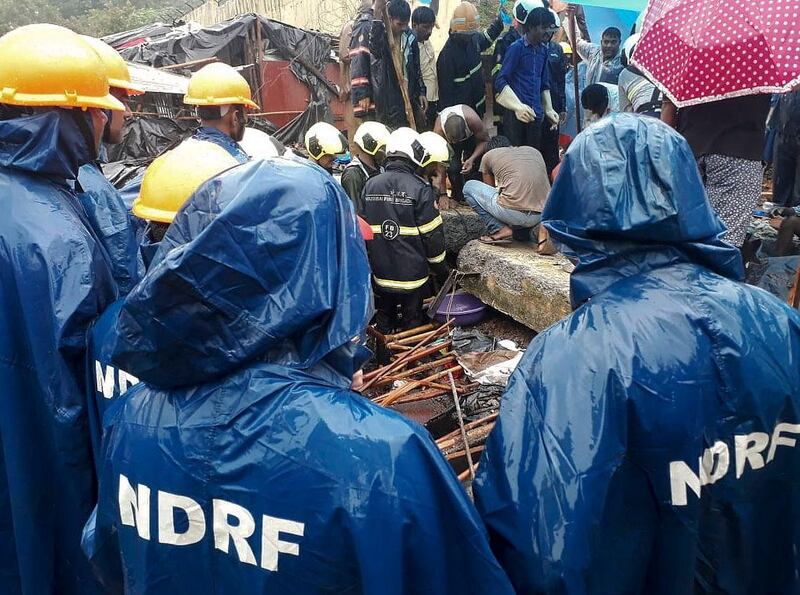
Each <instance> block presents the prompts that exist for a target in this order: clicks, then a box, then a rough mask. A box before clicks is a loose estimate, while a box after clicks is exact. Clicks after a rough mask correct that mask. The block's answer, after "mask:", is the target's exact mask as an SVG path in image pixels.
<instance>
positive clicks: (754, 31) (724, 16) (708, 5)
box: [633, 0, 800, 107]
mask: <svg viewBox="0 0 800 595" xmlns="http://www.w3.org/2000/svg"><path fill="white" fill-rule="evenodd" d="M633 63H634V64H635V65H636V66H638V67H639V68H640V69H641V70H642V71H643V72H644V73H645V74H647V75H648V76H649V77H650V78H651V79H652V80H653V81H654V82H655V83H656V84H657V85H658V86H659V87H660V88H661V90H662V91H664V93H666V95H667V97H669V98H670V100H671V101H672V102H673V103H674V104H675V105H677V106H678V107H684V106H687V105H694V104H698V103H707V102H709V101H716V100H719V99H726V98H729V97H738V96H741V95H756V94H759V93H781V92H786V91H789V90H791V89H792V88H794V87H796V86H797V85H798V84H800V0H650V3H649V4H648V7H647V12H646V13H645V17H644V26H643V27H642V35H641V37H640V39H639V42H638V43H637V45H636V50H635V51H634V55H633Z"/></svg>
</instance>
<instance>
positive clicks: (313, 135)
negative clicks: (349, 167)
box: [305, 122, 348, 161]
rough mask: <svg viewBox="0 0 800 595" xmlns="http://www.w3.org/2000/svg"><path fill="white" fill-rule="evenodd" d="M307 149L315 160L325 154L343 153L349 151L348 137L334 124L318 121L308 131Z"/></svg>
mask: <svg viewBox="0 0 800 595" xmlns="http://www.w3.org/2000/svg"><path fill="white" fill-rule="evenodd" d="M305 144H306V151H308V154H309V155H311V157H312V158H313V159H314V160H315V161H319V159H320V157H322V156H323V155H341V154H342V153H344V152H345V151H347V147H348V144H347V139H346V138H345V136H344V135H343V134H342V133H341V132H339V129H338V128H336V127H335V126H334V125H333V124H328V123H327V122H317V123H316V124H314V125H313V126H312V127H311V128H309V129H308V132H306V137H305Z"/></svg>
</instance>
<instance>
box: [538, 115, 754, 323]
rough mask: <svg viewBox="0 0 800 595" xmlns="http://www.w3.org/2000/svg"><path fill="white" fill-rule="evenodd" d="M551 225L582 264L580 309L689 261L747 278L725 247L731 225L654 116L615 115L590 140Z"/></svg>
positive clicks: (565, 183)
mask: <svg viewBox="0 0 800 595" xmlns="http://www.w3.org/2000/svg"><path fill="white" fill-rule="evenodd" d="M597 155H602V159H598V158H597ZM630 156H635V159H631V158H630ZM542 220H543V222H544V225H545V227H546V228H547V229H548V231H549V232H550V236H551V237H552V239H553V240H554V241H555V242H556V243H557V244H558V245H559V247H560V249H561V250H562V252H563V253H564V254H565V255H567V256H568V257H570V258H571V259H573V260H577V261H578V263H577V265H576V268H575V271H574V272H573V273H572V279H571V289H572V304H573V306H574V307H577V306H579V305H580V304H582V303H583V302H585V301H586V300H587V299H589V298H591V297H592V296H594V295H597V294H598V293H599V292H601V291H603V290H604V289H606V288H608V287H609V286H611V285H612V284H614V283H615V282H616V281H618V280H620V279H624V278H626V277H630V276H633V275H636V274H639V273H644V272H647V271H650V270H653V269H656V268H660V267H663V266H667V265H670V264H677V263H680V262H690V263H695V264H699V265H701V266H704V267H706V268H708V269H710V270H712V271H714V272H715V273H718V274H720V275H722V276H724V277H728V278H730V279H736V280H741V279H742V278H743V277H744V269H743V265H742V261H741V256H740V253H739V251H738V250H737V249H736V248H734V247H733V246H731V245H729V244H727V243H725V242H724V241H723V240H722V239H721V234H723V233H724V227H723V225H722V223H721V222H720V220H719V218H718V217H717V215H716V214H715V213H714V211H713V209H712V208H711V205H710V204H709V202H708V199H707V198H706V194H705V189H704V188H703V183H702V180H701V179H700V174H699V172H698V169H697V164H696V161H695V159H694V156H693V155H692V151H691V149H690V148H689V145H688V144H687V143H686V140H684V138H683V137H682V136H680V135H679V134H678V133H677V132H675V131H674V130H672V129H671V128H670V127H669V126H667V125H666V124H663V123H661V122H660V121H658V120H656V119H654V118H642V117H639V116H634V115H632V114H613V115H611V116H608V117H606V118H603V119H602V120H600V121H599V122H598V123H596V124H594V125H593V126H590V127H589V128H587V129H586V130H585V131H584V132H583V133H582V134H580V135H579V136H578V137H577V138H576V139H575V142H573V143H572V145H571V146H570V148H569V150H568V151H567V153H566V155H565V157H564V161H563V162H562V164H561V170H560V172H559V175H558V178H557V179H556V181H555V184H554V185H553V189H552V191H551V193H550V198H549V200H548V202H547V206H546V207H545V210H544V212H543V213H542Z"/></svg>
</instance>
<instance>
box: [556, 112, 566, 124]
mask: <svg viewBox="0 0 800 595" xmlns="http://www.w3.org/2000/svg"><path fill="white" fill-rule="evenodd" d="M558 121H559V123H561V124H566V123H567V112H561V114H559V116H558Z"/></svg>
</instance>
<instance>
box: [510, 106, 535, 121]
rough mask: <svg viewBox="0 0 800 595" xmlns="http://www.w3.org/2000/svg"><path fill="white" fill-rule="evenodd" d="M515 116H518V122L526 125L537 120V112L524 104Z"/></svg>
mask: <svg viewBox="0 0 800 595" xmlns="http://www.w3.org/2000/svg"><path fill="white" fill-rule="evenodd" d="M514 115H515V116H517V120H519V121H520V122H523V123H525V124H528V123H529V122H533V121H534V120H535V119H536V112H535V111H533V108H532V107H531V106H529V105H524V104H523V105H521V106H520V107H519V109H517V110H516V111H515V112H514Z"/></svg>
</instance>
